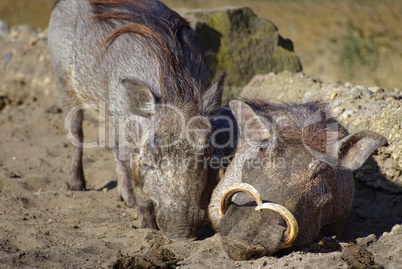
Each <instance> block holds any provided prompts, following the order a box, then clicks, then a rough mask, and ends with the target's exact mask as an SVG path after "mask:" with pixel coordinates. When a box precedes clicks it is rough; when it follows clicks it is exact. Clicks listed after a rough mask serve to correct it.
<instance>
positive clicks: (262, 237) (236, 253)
mask: <svg viewBox="0 0 402 269" xmlns="http://www.w3.org/2000/svg"><path fill="white" fill-rule="evenodd" d="M229 105H230V108H231V110H232V112H233V114H234V116H235V118H236V121H237V124H238V126H239V127H238V128H239V132H240V138H239V141H238V144H237V150H236V153H235V156H234V158H233V160H232V162H231V163H230V165H229V167H228V169H227V170H226V172H225V175H224V177H223V179H222V180H221V181H220V182H219V184H218V186H217V187H216V188H215V189H214V192H213V194H212V198H211V203H210V205H209V212H208V213H209V217H210V219H211V221H212V224H213V226H214V228H215V229H216V230H219V231H220V235H221V238H222V242H223V247H224V249H225V251H226V252H227V253H228V255H229V256H230V257H231V258H233V259H235V260H247V259H252V258H257V257H260V256H264V255H272V254H274V253H276V252H277V251H278V250H280V249H291V248H298V247H301V246H305V245H308V244H310V243H312V242H313V241H314V240H316V239H317V238H318V236H319V235H320V232H322V231H326V232H330V233H336V234H339V232H341V231H342V229H343V228H344V226H345V224H346V222H347V219H348V215H349V212H350V209H351V205H352V198H353V192H354V182H353V174H352V171H353V170H355V169H357V168H359V167H360V166H361V165H362V164H363V162H364V161H365V160H366V159H367V158H368V157H369V156H370V154H371V153H372V152H373V151H374V150H376V149H377V148H378V147H380V146H382V145H384V144H386V140H385V138H383V137H382V136H381V135H379V134H377V133H374V132H370V131H362V132H358V133H354V134H347V132H346V130H345V129H344V128H342V127H341V126H339V124H338V123H337V122H336V121H335V120H334V119H333V118H331V117H329V116H328V113H327V108H326V106H325V105H323V104H321V103H319V102H313V103H306V104H279V105H275V104H269V103H255V104H252V103H249V102H243V101H239V100H234V101H231V102H230V104H229ZM242 192H245V193H247V194H248V195H246V194H245V193H242ZM236 193H237V196H234V194H236ZM233 196H234V197H233ZM251 197H252V198H251ZM232 198H233V199H232ZM256 204H257V207H256ZM263 209H265V210H263Z"/></svg>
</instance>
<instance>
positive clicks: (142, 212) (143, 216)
mask: <svg viewBox="0 0 402 269" xmlns="http://www.w3.org/2000/svg"><path fill="white" fill-rule="evenodd" d="M135 197H136V200H137V207H138V218H139V220H140V228H149V229H155V230H158V226H157V225H156V216H155V209H154V204H153V202H152V201H151V200H149V199H147V198H146V196H145V194H144V193H143V190H142V188H141V187H136V192H135Z"/></svg>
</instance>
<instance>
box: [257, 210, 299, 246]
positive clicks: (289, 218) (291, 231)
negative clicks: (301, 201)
mask: <svg viewBox="0 0 402 269" xmlns="http://www.w3.org/2000/svg"><path fill="white" fill-rule="evenodd" d="M263 209H268V210H272V211H275V212H277V213H278V214H279V215H281V216H282V217H283V218H284V219H285V221H286V226H287V228H286V231H285V233H284V238H283V243H282V245H281V246H280V247H279V248H289V247H291V246H292V243H293V242H294V241H295V240H296V237H297V234H298V233H299V225H298V224H297V220H296V218H295V217H294V216H293V214H292V212H290V211H289V210H288V209H287V208H286V207H284V206H281V205H279V204H274V203H263V204H259V205H258V206H257V207H256V208H255V210H257V211H261V210H263Z"/></svg>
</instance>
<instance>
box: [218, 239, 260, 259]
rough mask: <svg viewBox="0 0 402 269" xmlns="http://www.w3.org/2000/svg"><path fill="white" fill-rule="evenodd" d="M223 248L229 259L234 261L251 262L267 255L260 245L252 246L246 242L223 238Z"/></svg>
mask: <svg viewBox="0 0 402 269" xmlns="http://www.w3.org/2000/svg"><path fill="white" fill-rule="evenodd" d="M222 243H223V248H224V249H225V251H226V253H227V254H228V255H229V257H230V258H231V259H233V260H237V261H239V260H251V259H256V258H259V257H261V256H264V255H265V252H266V250H265V248H264V247H263V246H262V245H260V244H256V245H250V244H247V243H246V242H243V241H240V240H237V239H234V238H231V237H230V236H224V237H222Z"/></svg>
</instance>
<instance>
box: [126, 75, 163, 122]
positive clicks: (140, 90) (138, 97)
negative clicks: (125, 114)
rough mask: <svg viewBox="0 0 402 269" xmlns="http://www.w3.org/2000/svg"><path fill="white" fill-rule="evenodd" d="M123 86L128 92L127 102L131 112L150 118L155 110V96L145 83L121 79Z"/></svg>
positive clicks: (131, 79)
mask: <svg viewBox="0 0 402 269" xmlns="http://www.w3.org/2000/svg"><path fill="white" fill-rule="evenodd" d="M121 84H122V85H123V87H124V88H125V90H126V96H125V98H127V99H126V100H124V102H126V103H127V102H129V103H128V104H127V105H128V107H129V108H130V112H131V113H133V114H136V115H139V116H143V117H149V116H151V115H153V113H154V109H155V96H154V95H153V93H152V91H151V89H150V88H149V87H148V85H146V84H145V83H144V82H142V81H141V80H138V79H133V78H124V79H121Z"/></svg>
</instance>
